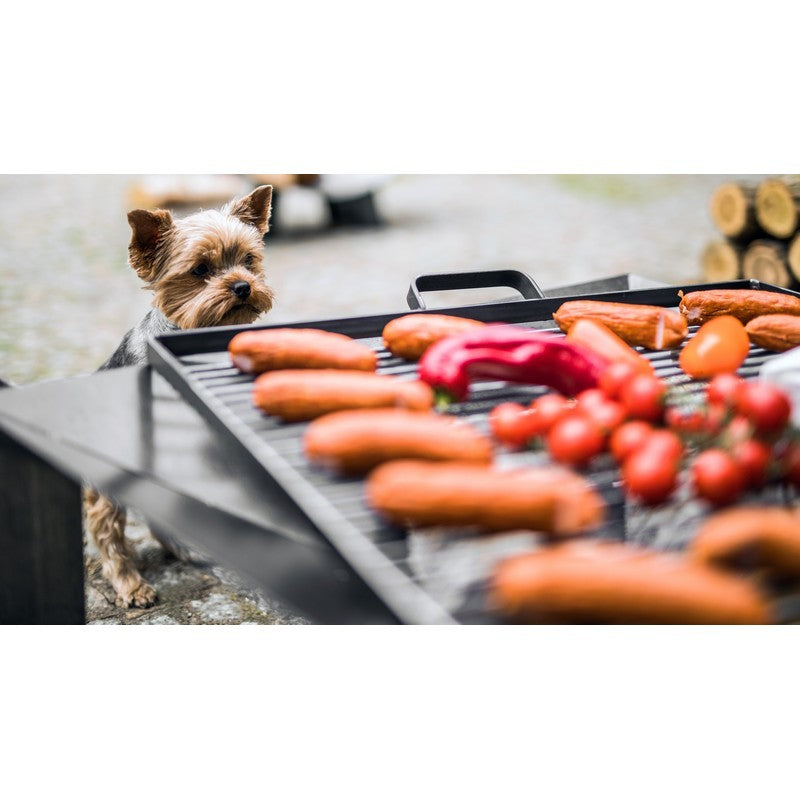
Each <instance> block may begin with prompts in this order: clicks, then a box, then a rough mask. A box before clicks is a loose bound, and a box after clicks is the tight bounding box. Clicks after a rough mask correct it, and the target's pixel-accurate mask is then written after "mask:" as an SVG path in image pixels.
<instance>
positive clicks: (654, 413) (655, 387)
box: [620, 375, 666, 422]
mask: <svg viewBox="0 0 800 800" xmlns="http://www.w3.org/2000/svg"><path fill="white" fill-rule="evenodd" d="M665 395H666V386H665V385H664V382H663V381H662V380H661V379H660V378H657V377H656V376H655V375H637V376H636V377H634V378H633V379H632V380H631V381H630V382H629V383H627V384H626V385H625V386H623V387H622V390H621V392H620V400H621V401H622V405H623V406H624V407H625V409H626V410H627V412H628V414H629V415H630V416H631V417H633V418H634V419H643V420H645V421H647V422H658V421H659V420H660V419H661V416H662V414H663V413H664V397H665Z"/></svg>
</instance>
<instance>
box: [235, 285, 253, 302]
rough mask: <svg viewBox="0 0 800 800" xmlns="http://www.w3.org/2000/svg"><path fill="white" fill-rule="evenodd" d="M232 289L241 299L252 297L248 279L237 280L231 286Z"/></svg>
mask: <svg viewBox="0 0 800 800" xmlns="http://www.w3.org/2000/svg"><path fill="white" fill-rule="evenodd" d="M231 291H232V292H233V293H234V294H235V295H236V296H237V297H238V298H239V299H240V300H244V299H245V298H247V297H250V284H249V283H248V282H247V281H236V283H234V284H233V286H231Z"/></svg>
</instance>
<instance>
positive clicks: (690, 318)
mask: <svg viewBox="0 0 800 800" xmlns="http://www.w3.org/2000/svg"><path fill="white" fill-rule="evenodd" d="M679 310H680V312H681V314H683V316H684V317H686V321H687V322H688V323H689V324H690V325H702V324H703V323H704V322H707V321H708V320H710V319H711V318H712V317H720V316H722V315H724V314H729V315H730V316H732V317H736V318H737V319H738V320H739V321H740V322H742V323H744V324H747V323H748V322H750V320H751V319H755V318H756V317H760V316H762V315H763V314H791V315H793V316H797V315H800V298H797V297H793V296H792V295H790V294H783V293H782V292H765V291H759V290H755V289H708V290H706V291H699V292H689V294H685V295H683V296H682V297H681V304H680V306H679Z"/></svg>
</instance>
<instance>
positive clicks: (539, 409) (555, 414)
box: [530, 392, 573, 434]
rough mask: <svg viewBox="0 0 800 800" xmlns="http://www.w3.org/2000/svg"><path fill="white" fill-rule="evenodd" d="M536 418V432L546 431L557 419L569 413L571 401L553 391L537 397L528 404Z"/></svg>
mask: <svg viewBox="0 0 800 800" xmlns="http://www.w3.org/2000/svg"><path fill="white" fill-rule="evenodd" d="M530 408H531V411H532V412H533V416H534V417H535V418H536V427H537V433H539V434H545V433H547V432H548V431H549V430H550V428H552V427H553V425H554V424H555V423H556V422H558V420H560V419H562V418H563V417H565V416H566V415H567V414H569V412H570V410H571V409H572V408H573V404H572V401H570V400H567V398H566V397H564V396H563V395H560V394H558V393H555V392H551V393H550V394H544V395H542V396H541V397H537V398H536V399H535V400H534V401H533V402H532V403H531V405H530Z"/></svg>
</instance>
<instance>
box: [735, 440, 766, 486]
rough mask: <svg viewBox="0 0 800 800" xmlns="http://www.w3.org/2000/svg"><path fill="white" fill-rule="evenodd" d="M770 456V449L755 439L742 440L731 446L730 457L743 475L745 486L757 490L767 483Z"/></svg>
mask: <svg viewBox="0 0 800 800" xmlns="http://www.w3.org/2000/svg"><path fill="white" fill-rule="evenodd" d="M771 454H772V451H771V450H770V448H769V447H767V445H765V444H764V443H763V442H759V441H757V440H756V439H744V440H742V441H739V442H736V444H734V445H733V447H732V448H731V456H732V457H733V460H734V461H735V462H736V463H737V464H738V465H739V467H740V468H741V469H742V472H743V473H744V479H745V486H747V487H748V488H753V489H757V488H760V487H761V486H763V485H764V484H765V483H766V482H767V465H768V464H769V459H770V456H771Z"/></svg>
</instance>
